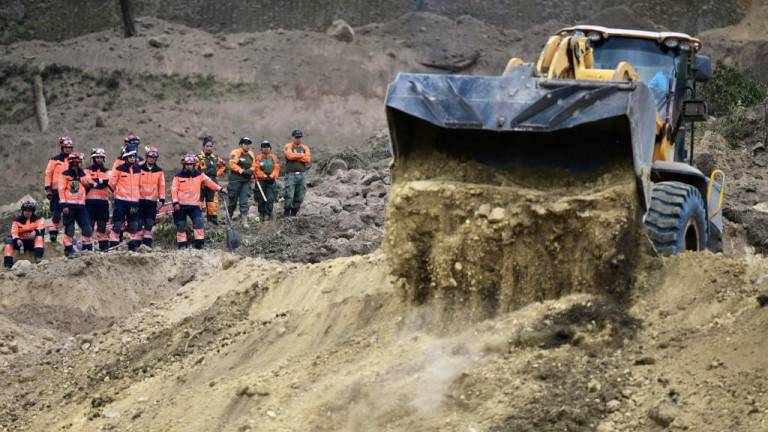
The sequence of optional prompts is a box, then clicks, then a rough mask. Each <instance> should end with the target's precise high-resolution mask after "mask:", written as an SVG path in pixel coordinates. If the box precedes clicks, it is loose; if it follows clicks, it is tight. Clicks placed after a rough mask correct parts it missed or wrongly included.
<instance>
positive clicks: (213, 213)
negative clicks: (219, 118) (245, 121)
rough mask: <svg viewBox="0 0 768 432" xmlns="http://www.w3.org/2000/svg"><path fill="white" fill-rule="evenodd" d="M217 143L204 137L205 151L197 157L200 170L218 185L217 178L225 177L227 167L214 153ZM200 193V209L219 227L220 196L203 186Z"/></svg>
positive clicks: (208, 137)
mask: <svg viewBox="0 0 768 432" xmlns="http://www.w3.org/2000/svg"><path fill="white" fill-rule="evenodd" d="M214 146H215V143H214V142H213V138H212V137H210V136H205V137H203V151H202V152H200V154H198V155H197V160H198V161H199V165H198V166H197V167H198V169H199V170H200V171H201V172H202V173H203V174H205V175H207V176H208V178H210V179H211V180H213V181H214V182H215V183H217V184H218V181H216V178H217V177H221V176H223V175H224V171H225V169H226V167H227V166H226V165H224V162H223V161H222V160H221V158H220V157H219V155H217V154H216V153H214V152H213V148H214ZM202 188H203V189H202V190H201V191H200V209H201V210H202V209H205V215H206V219H207V220H208V222H210V223H211V224H213V225H218V224H219V220H218V217H217V215H218V210H219V194H217V193H216V191H214V190H213V189H208V188H207V187H205V186H203V187H202Z"/></svg>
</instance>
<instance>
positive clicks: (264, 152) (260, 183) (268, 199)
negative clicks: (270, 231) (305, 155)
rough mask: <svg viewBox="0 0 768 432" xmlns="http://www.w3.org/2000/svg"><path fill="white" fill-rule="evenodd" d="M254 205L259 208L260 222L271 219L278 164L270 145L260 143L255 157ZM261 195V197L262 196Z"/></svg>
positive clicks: (278, 169)
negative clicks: (258, 151)
mask: <svg viewBox="0 0 768 432" xmlns="http://www.w3.org/2000/svg"><path fill="white" fill-rule="evenodd" d="M255 168H256V169H255V174H256V191H255V192H254V195H255V196H256V204H258V207H259V216H261V218H262V220H267V219H271V218H272V206H273V205H274V203H275V200H276V199H277V187H276V184H275V181H276V180H277V177H278V176H279V175H280V162H279V161H278V160H277V155H275V154H274V153H272V143H270V142H269V141H266V140H264V141H262V142H261V153H259V154H258V155H257V156H256V164H255ZM262 194H263V195H262Z"/></svg>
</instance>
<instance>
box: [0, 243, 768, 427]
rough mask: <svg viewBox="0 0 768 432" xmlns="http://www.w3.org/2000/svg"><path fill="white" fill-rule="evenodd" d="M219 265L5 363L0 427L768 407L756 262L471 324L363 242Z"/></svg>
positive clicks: (653, 279)
mask: <svg viewBox="0 0 768 432" xmlns="http://www.w3.org/2000/svg"><path fill="white" fill-rule="evenodd" d="M175 260H176V258H174V257H173V256H172V255H158V256H156V263H155V265H158V266H161V267H162V266H165V265H169V266H175V265H176V264H175V263H176V261H175ZM237 260H238V258H237V257H232V258H231V259H230V258H227V257H223V262H224V264H223V265H222V267H221V269H219V270H216V271H214V272H212V273H210V274H209V275H207V276H205V275H203V274H201V275H198V277H196V278H195V279H194V280H192V281H190V282H189V283H187V284H185V285H184V286H183V287H181V288H180V289H179V290H178V291H177V295H176V296H173V297H172V298H170V299H168V300H167V301H165V302H163V303H160V304H157V305H154V306H150V308H148V309H145V310H142V311H140V312H139V313H137V314H135V315H133V316H130V317H129V318H127V319H125V320H123V321H120V322H118V323H116V324H115V325H113V326H111V327H110V328H108V329H106V330H105V331H103V332H99V334H96V335H93V337H92V338H91V339H89V340H88V341H87V344H88V345H85V342H84V345H83V346H82V347H80V348H79V349H71V350H61V352H56V351H51V352H49V353H48V354H44V353H40V352H38V354H37V358H36V361H32V362H30V363H26V364H24V365H19V363H18V362H16V361H14V360H10V361H9V364H8V365H7V366H6V367H4V368H2V369H0V370H3V371H6V373H0V384H2V386H3V388H4V389H5V390H4V391H3V392H0V425H2V427H4V428H5V429H7V430H15V431H35V430H73V431H74V430H147V431H152V430H166V431H182V430H191V429H199V430H246V431H247V430H263V431H280V430H348V431H353V430H417V431H421V430H435V429H439V430H446V431H457V432H458V431H466V430H478V431H479V430H489V431H520V430H531V431H533V430H536V431H558V430H583V431H586V430H600V431H632V430H660V429H662V428H664V427H667V426H669V425H672V427H675V428H680V429H688V430H721V429H735V430H759V429H760V428H761V427H762V426H761V424H762V423H761V422H762V421H763V420H762V419H763V418H764V415H765V413H766V412H768V399H767V398H766V391H765V390H766V389H765V388H764V387H765V386H764V384H763V380H761V379H760V376H761V375H760V374H763V373H765V371H763V370H762V369H761V368H762V367H763V366H764V365H763V359H764V357H765V355H766V352H765V349H764V347H763V345H762V344H760V343H759V341H760V340H761V338H762V337H763V336H762V335H763V333H764V332H763V329H764V325H765V309H762V308H760V306H759V304H758V302H756V301H755V297H756V296H757V295H758V294H760V293H763V292H765V289H766V285H765V283H766V281H767V280H768V263H767V262H766V261H765V260H751V261H739V260H732V259H724V258H722V257H718V256H715V255H712V254H684V255H682V256H678V257H671V258H663V259H661V258H655V259H650V260H648V262H647V264H643V265H641V266H639V267H638V268H637V269H636V270H637V280H636V282H635V283H633V285H632V293H633V295H632V297H631V298H630V299H628V303H616V302H614V301H613V300H612V299H611V297H610V296H609V297H605V296H602V295H599V294H598V295H588V294H579V295H568V296H566V297H563V298H560V299H549V300H542V301H539V302H536V303H533V304H530V305H528V306H524V307H522V308H520V309H517V310H516V311H513V312H503V313H499V314H498V315H497V316H496V317H494V318H492V319H488V320H485V321H482V322H476V321H474V320H465V319H462V318H461V316H462V315H461V314H460V313H458V314H452V315H451V316H450V320H447V319H448V315H446V314H444V311H445V309H446V308H447V307H454V308H456V309H460V308H463V307H464V305H456V304H454V305H446V304H445V302H443V301H442V300H441V299H438V298H434V299H433V300H431V301H430V302H428V303H426V304H424V305H414V304H413V303H412V302H410V301H409V299H406V298H404V297H403V295H402V292H401V291H400V290H399V289H398V288H397V287H396V286H395V285H394V284H393V281H392V280H391V279H390V277H389V273H390V272H391V269H390V268H389V265H388V259H387V258H386V257H385V256H383V255H382V254H380V253H376V254H373V255H369V256H362V257H350V258H340V259H337V260H331V261H326V262H324V263H320V264H311V265H304V266H294V265H284V264H279V263H274V262H267V261H263V260H260V259H251V258H246V259H242V260H240V261H237ZM587 260H589V258H587ZM62 262H64V261H63V260H62ZM137 276H138V277H139V279H140V280H141V277H148V276H149V272H139V273H138V274H137ZM28 277H29V278H30V280H32V281H34V280H35V277H36V276H35V275H34V274H30V275H29V276H28ZM140 283H143V282H140ZM14 284H16V282H15V281H9V280H0V289H3V290H7V289H9V288H10V287H11V286H13V285H14ZM66 295H67V293H66V292H61V293H59V294H58V296H59V297H64V296H66Z"/></svg>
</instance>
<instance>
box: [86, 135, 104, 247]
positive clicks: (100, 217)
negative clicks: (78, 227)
mask: <svg viewBox="0 0 768 432" xmlns="http://www.w3.org/2000/svg"><path fill="white" fill-rule="evenodd" d="M91 161H93V163H92V164H91V166H89V167H88V168H86V169H85V173H86V174H87V175H88V177H90V178H91V183H92V185H91V186H89V187H88V188H87V189H88V191H87V193H86V195H85V210H86V212H88V220H90V221H91V225H92V226H93V225H95V226H96V241H97V242H98V243H99V250H100V251H102V252H106V251H107V250H108V249H109V236H108V235H107V223H108V222H109V170H108V169H107V167H106V166H104V164H105V163H106V162H107V152H105V151H104V149H102V148H95V149H92V150H91Z"/></svg>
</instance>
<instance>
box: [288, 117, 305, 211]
mask: <svg viewBox="0 0 768 432" xmlns="http://www.w3.org/2000/svg"><path fill="white" fill-rule="evenodd" d="M303 136H304V134H303V133H302V132H301V131H300V130H299V129H296V130H294V131H293V132H291V137H292V138H293V140H292V141H291V142H289V143H288V144H286V145H285V148H284V149H283V153H284V154H285V195H284V199H285V201H284V202H283V216H285V217H288V216H296V215H297V214H298V213H299V208H301V203H302V202H303V201H304V193H305V191H306V190H307V177H306V172H307V170H308V169H309V164H310V163H311V162H312V154H311V152H310V151H309V146H307V145H306V144H303V143H302V142H301V138H302V137H303Z"/></svg>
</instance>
